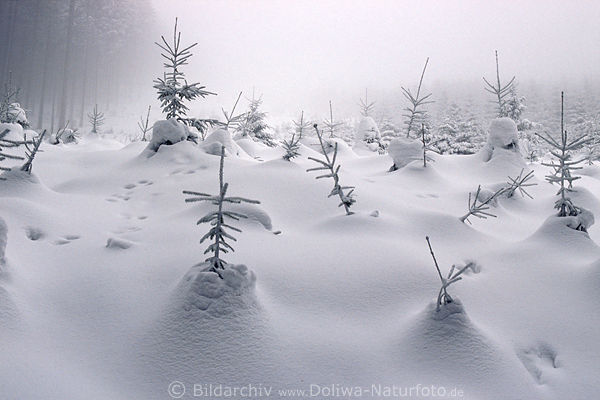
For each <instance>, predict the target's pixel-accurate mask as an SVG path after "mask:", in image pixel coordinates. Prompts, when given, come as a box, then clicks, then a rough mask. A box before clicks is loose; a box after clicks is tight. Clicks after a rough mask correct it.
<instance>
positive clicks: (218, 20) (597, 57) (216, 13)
mask: <svg viewBox="0 0 600 400" xmlns="http://www.w3.org/2000/svg"><path fill="white" fill-rule="evenodd" d="M153 4H154V6H155V9H156V11H157V15H158V19H159V21H160V27H161V29H162V31H168V29H170V26H171V25H172V23H173V20H174V19H175V17H176V16H178V17H179V18H180V26H181V30H182V32H183V35H184V38H185V39H187V40H188V41H198V42H199V43H200V45H199V46H198V48H197V50H196V56H195V58H194V59H193V60H192V62H191V64H190V66H189V67H188V69H187V71H188V72H189V75H190V77H193V79H197V80H200V81H201V82H202V83H203V84H206V85H207V86H208V87H209V88H211V89H214V90H215V91H217V92H218V93H219V94H220V95H221V99H219V100H212V101H222V102H225V100H226V99H229V100H231V101H233V98H234V96H235V95H236V94H237V93H238V92H239V91H240V90H244V92H245V93H248V92H251V91H252V88H253V87H254V88H255V90H256V91H257V92H258V93H262V94H263V98H264V101H265V106H266V107H267V108H268V109H270V110H272V111H274V112H286V111H289V110H290V109H293V110H296V109H299V108H300V107H308V108H312V107H318V104H322V108H323V109H324V111H325V109H326V107H327V100H328V99H333V100H334V101H335V103H337V104H339V105H340V107H342V108H346V107H348V106H353V105H355V104H356V101H357V99H358V97H359V96H360V95H361V94H362V93H363V92H364V89H365V88H366V87H368V88H369V89H370V90H371V91H372V92H373V93H374V94H378V93H379V94H380V95H384V94H385V95H387V96H391V97H393V96H395V95H398V96H399V95H400V94H399V91H400V86H401V85H404V86H415V85H416V84H417V82H418V78H419V75H420V72H421V69H422V67H423V63H424V61H425V59H426V57H430V65H429V67H428V71H427V78H426V84H427V85H429V86H433V85H438V86H442V87H444V86H447V87H450V88H451V87H453V85H454V86H456V85H457V84H463V85H464V84H469V86H473V89H474V90H480V91H481V92H483V90H481V84H482V83H481V77H482V76H484V75H485V76H488V77H493V76H494V74H495V64H494V50H498V51H499V54H500V60H501V73H502V74H503V75H505V76H507V77H510V76H512V75H516V76H517V79H518V80H519V82H521V83H522V84H527V83H530V82H534V83H537V84H550V83H552V84H555V83H562V84H564V85H567V84H574V83H578V82H581V81H584V80H590V79H595V78H597V77H598V65H600V52H599V51H598V46H599V44H600V27H599V26H598V21H599V20H600V2H597V1H577V2H565V1H518V2H517V1H485V2H482V1H384V0H379V1H341V0H338V1H333V0H328V1H293V2H291V1H287V2H284V1H265V0H263V1H199V0H153Z"/></svg>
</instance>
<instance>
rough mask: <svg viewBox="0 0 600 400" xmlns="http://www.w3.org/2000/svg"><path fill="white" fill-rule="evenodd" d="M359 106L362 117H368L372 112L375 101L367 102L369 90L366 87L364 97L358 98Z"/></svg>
mask: <svg viewBox="0 0 600 400" xmlns="http://www.w3.org/2000/svg"><path fill="white" fill-rule="evenodd" d="M359 106H360V115H362V116H363V117H370V116H371V113H372V112H373V109H374V108H375V102H374V101H372V102H369V92H368V90H367V89H365V99H364V100H363V99H360V100H359Z"/></svg>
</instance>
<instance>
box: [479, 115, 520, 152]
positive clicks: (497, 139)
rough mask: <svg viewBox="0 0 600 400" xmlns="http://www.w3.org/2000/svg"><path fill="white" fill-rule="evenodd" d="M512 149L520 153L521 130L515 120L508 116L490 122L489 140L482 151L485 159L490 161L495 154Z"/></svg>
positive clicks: (511, 150)
mask: <svg viewBox="0 0 600 400" xmlns="http://www.w3.org/2000/svg"><path fill="white" fill-rule="evenodd" d="M503 151H510V152H513V153H516V154H519V155H520V152H521V150H520V146H519V132H518V131H517V125H516V124H515V121H513V120H512V119H510V118H508V117H502V118H496V119H494V120H492V122H491V123H490V129H489V133H488V138H487V142H486V144H485V146H484V149H483V151H482V153H483V160H484V161H485V162H487V161H490V160H491V159H492V158H493V157H494V155H496V154H500V153H502V152H503Z"/></svg>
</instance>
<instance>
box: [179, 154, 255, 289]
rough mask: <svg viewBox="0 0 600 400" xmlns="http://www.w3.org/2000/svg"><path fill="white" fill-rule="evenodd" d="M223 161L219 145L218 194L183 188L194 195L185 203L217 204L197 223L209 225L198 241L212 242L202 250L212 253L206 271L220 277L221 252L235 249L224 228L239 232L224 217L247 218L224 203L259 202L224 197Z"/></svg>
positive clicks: (223, 267) (222, 266)
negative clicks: (215, 208)
mask: <svg viewBox="0 0 600 400" xmlns="http://www.w3.org/2000/svg"><path fill="white" fill-rule="evenodd" d="M224 161H225V146H222V147H221V160H220V163H219V194H218V195H210V194H206V193H200V192H192V191H189V190H184V191H183V193H184V194H187V195H190V196H194V197H189V198H187V199H185V202H186V203H194V202H199V201H208V202H210V203H211V204H213V205H215V206H217V210H216V211H213V212H210V213H208V214H206V215H205V216H204V217H202V218H200V219H199V220H198V222H197V223H196V224H197V225H199V224H203V223H209V224H210V225H211V228H210V230H209V231H208V233H206V235H204V236H203V237H202V238H201V239H200V243H203V242H204V241H205V240H207V239H208V240H212V241H213V242H212V243H211V244H210V245H209V246H208V248H207V249H206V250H205V251H204V254H207V253H211V254H212V255H211V256H210V257H208V258H207V259H206V260H205V262H207V263H208V264H209V267H208V269H207V270H208V271H212V272H215V273H216V274H217V275H219V277H220V278H221V279H222V278H223V276H222V275H221V272H220V271H222V270H224V269H225V264H227V262H226V261H225V260H223V259H222V258H221V253H228V252H229V251H235V250H234V249H233V247H231V245H230V244H229V243H227V240H232V241H234V242H235V241H236V239H235V238H234V237H233V236H232V235H231V234H229V233H228V232H227V231H226V230H225V228H227V229H230V230H232V231H236V232H241V230H240V229H238V228H236V227H234V226H232V225H230V223H228V222H227V223H226V221H225V218H226V217H227V218H228V219H232V220H236V221H238V220H240V219H241V218H248V217H247V216H246V215H244V214H241V213H238V212H233V211H228V210H225V209H223V207H224V205H225V204H226V203H232V204H240V203H250V204H260V201H258V200H250V199H246V198H243V197H226V195H227V188H228V187H229V184H228V183H225V182H223V165H224Z"/></svg>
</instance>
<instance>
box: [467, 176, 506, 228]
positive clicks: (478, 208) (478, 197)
mask: <svg viewBox="0 0 600 400" xmlns="http://www.w3.org/2000/svg"><path fill="white" fill-rule="evenodd" d="M505 190H506V188H500V189H498V190H497V191H495V192H494V193H493V194H491V195H489V196H487V198H486V199H482V197H483V195H482V193H481V185H479V186H477V191H476V192H475V195H474V196H473V193H471V192H469V202H468V204H469V211H468V212H467V213H466V214H465V215H463V216H462V217H460V218H459V219H460V222H463V223H464V222H465V221H466V222H468V223H469V224H470V223H471V221H469V217H471V216H473V217H477V218H481V219H487V218H488V217H492V218H496V215H494V214H492V213H489V212H487V210H489V209H490V204H491V203H492V202H493V200H494V199H496V198H497V197H498V196H500V195H501V194H502V193H504V191H505Z"/></svg>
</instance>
